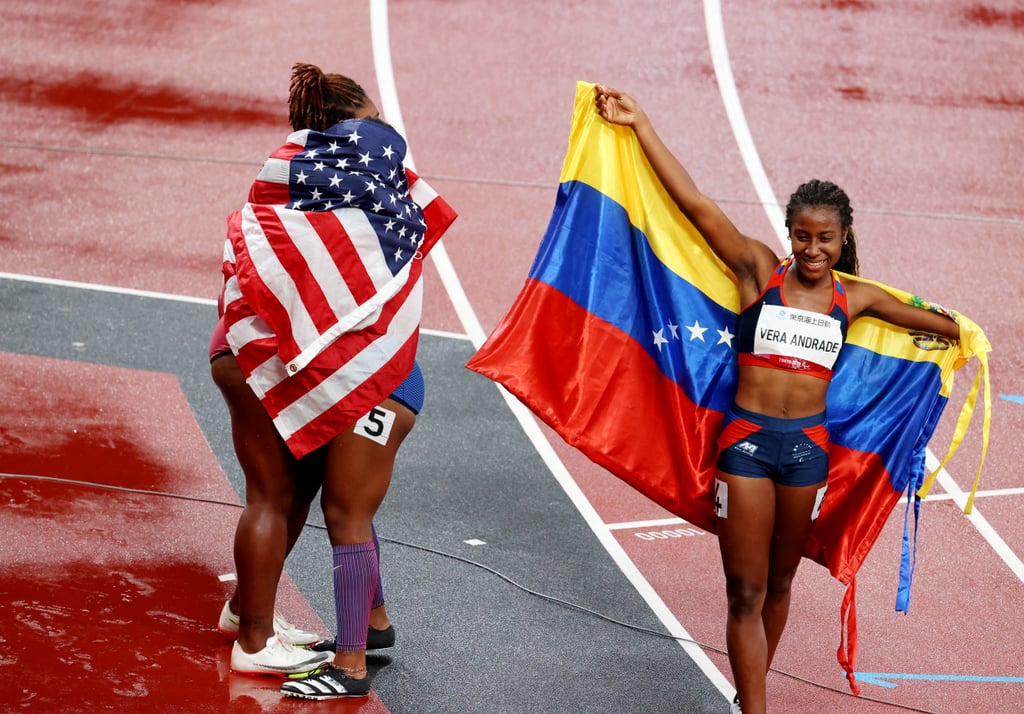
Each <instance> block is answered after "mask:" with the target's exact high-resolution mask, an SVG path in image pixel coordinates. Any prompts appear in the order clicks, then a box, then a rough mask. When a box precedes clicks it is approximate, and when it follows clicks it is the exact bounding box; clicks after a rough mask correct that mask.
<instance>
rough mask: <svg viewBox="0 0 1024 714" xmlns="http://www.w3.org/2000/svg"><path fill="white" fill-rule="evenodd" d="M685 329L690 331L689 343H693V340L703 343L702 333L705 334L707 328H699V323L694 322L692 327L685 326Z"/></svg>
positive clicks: (697, 321)
mask: <svg viewBox="0 0 1024 714" xmlns="http://www.w3.org/2000/svg"><path fill="white" fill-rule="evenodd" d="M686 329H687V330H689V331H690V341H691V342H693V341H694V340H700V341H701V342H703V341H704V333H705V332H707V329H708V328H706V327H701V326H700V321H699V320H694V321H693V324H692V325H687V326H686Z"/></svg>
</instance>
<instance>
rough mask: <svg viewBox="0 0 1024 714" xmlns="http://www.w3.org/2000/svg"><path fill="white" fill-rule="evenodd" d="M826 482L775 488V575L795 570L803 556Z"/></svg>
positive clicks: (773, 569) (773, 561)
mask: <svg viewBox="0 0 1024 714" xmlns="http://www.w3.org/2000/svg"><path fill="white" fill-rule="evenodd" d="M824 487H825V482H824V481H822V482H821V483H816V484H812V485H810V486H783V485H779V484H776V486H775V522H776V524H777V525H776V528H775V534H774V537H773V538H772V552H771V569H772V572H777V571H778V572H785V571H787V570H795V569H796V567H797V566H798V565H799V564H800V558H801V557H802V556H803V549H804V543H805V541H806V540H807V535H808V533H809V532H810V530H811V525H812V524H813V523H814V521H813V517H814V516H815V515H816V513H815V510H816V507H817V505H818V498H819V496H823V495H824V492H823V491H822V489H823V488H824Z"/></svg>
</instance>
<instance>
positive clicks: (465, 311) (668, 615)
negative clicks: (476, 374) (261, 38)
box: [370, 0, 732, 696]
mask: <svg viewBox="0 0 1024 714" xmlns="http://www.w3.org/2000/svg"><path fill="white" fill-rule="evenodd" d="M387 8H388V3H387V0H370V29H371V32H372V33H373V48H374V49H373V56H374V63H375V69H376V72H377V82H378V86H379V91H380V95H381V105H382V108H383V109H384V110H385V116H386V118H387V121H388V122H389V123H390V124H391V125H392V126H394V127H395V128H396V129H397V130H398V131H399V133H401V134H402V135H403V136H405V131H404V128H401V126H402V125H401V118H400V117H401V111H400V109H399V106H398V99H397V92H396V91H395V85H394V76H393V72H392V68H391V57H390V48H389V46H388V30H387V26H388V25H387ZM396 120H397V122H396ZM438 247H440V244H439V245H438V246H435V247H434V249H433V250H431V251H430V255H431V256H433V255H434V254H435V253H436V252H437V250H438ZM444 258H445V260H446V261H447V253H445V254H444ZM450 267H451V263H450V261H447V265H446V266H445V270H446V272H443V273H442V276H441V278H442V281H443V282H444V284H445V287H446V288H447V289H448V291H449V297H450V298H451V300H452V303H453V304H454V305H455V310H456V312H457V314H458V315H459V319H460V320H461V321H462V325H463V327H465V328H466V332H467V333H468V334H469V335H470V337H471V339H472V341H473V344H474V346H475V347H477V348H479V347H480V345H482V344H483V342H484V339H486V335H485V334H484V332H483V329H482V328H481V327H480V323H479V322H478V321H477V319H476V315H475V313H474V312H473V310H472V308H471V307H470V305H469V300H468V298H467V297H466V295H465V292H464V291H463V290H462V287H461V285H460V284H459V283H458V278H457V276H456V275H455V271H454V269H451V270H450V272H447V271H448V269H449V268H450ZM439 269H440V266H439ZM497 387H498V391H499V392H500V393H501V395H502V397H503V398H504V399H505V402H506V404H508V407H509V409H510V410H511V411H512V413H513V414H514V415H515V417H516V419H517V420H518V421H519V424H520V425H521V426H522V428H523V431H524V432H525V433H526V436H527V438H528V439H529V440H530V442H531V443H532V444H533V446H534V448H535V449H536V450H537V453H538V454H539V455H540V457H541V459H542V460H543V461H544V463H545V464H546V465H547V467H548V469H550V471H551V473H552V474H553V475H554V477H555V480H556V481H557V482H558V484H559V485H560V486H561V487H562V489H563V490H564V491H565V492H566V494H567V495H568V496H569V499H570V500H571V501H572V503H573V505H574V506H576V509H577V510H578V511H579V512H580V514H581V515H582V516H583V519H584V520H585V521H586V522H587V525H588V526H590V529H591V530H592V531H593V532H594V534H595V535H596V536H597V539H598V540H599V541H600V543H601V545H603V546H604V548H605V550H607V551H608V554H609V555H610V556H611V558H612V560H613V561H614V562H615V564H616V565H618V567H619V569H620V570H621V571H622V572H623V573H624V574H625V576H626V577H627V578H628V579H629V581H630V583H631V584H632V585H633V587H634V588H635V589H636V590H637V592H638V593H640V596H641V597H643V599H644V600H645V601H646V602H647V605H648V606H649V607H650V608H651V610H652V611H653V612H654V614H655V615H656V616H657V617H658V619H659V620H661V622H662V624H663V625H664V626H665V627H666V629H667V630H668V631H669V633H671V634H672V636H673V637H678V638H681V639H682V640H686V641H683V642H680V645H681V646H682V648H683V649H684V650H685V651H686V652H687V654H689V656H690V658H691V659H692V660H693V661H694V662H695V663H696V664H697V666H698V667H700V668H701V670H702V671H703V672H704V673H705V675H706V676H707V677H708V679H710V680H711V682H712V684H714V685H715V687H717V688H718V690H719V691H722V692H726V691H727V690H731V689H732V685H731V684H729V681H728V680H727V679H726V678H725V676H724V675H723V674H722V672H721V671H720V670H719V669H718V668H717V667H715V665H714V664H713V663H712V662H711V660H710V659H709V658H708V656H707V655H706V654H705V653H704V651H703V650H702V649H701V648H700V647H699V646H698V645H696V644H695V643H693V642H691V641H689V640H692V639H693V638H692V637H691V636H690V634H689V633H688V632H687V631H686V629H685V628H684V627H683V626H682V625H681V624H680V623H679V621H678V620H677V619H676V617H675V615H674V614H672V611H671V610H669V608H668V607H667V606H666V605H665V602H664V601H663V600H662V599H661V596H660V595H658V593H657V592H655V590H654V588H653V587H651V584H650V583H648V582H647V579H646V578H645V577H644V576H643V575H642V574H641V573H640V571H639V569H637V567H636V565H635V564H634V563H633V561H632V560H630V558H629V556H628V555H626V552H625V550H623V548H622V546H621V545H620V544H619V542H618V541H617V540H615V537H614V536H613V535H612V534H611V532H610V531H609V530H608V528H607V527H606V526H605V524H604V522H603V521H602V520H601V518H600V517H599V516H598V514H597V511H596V510H595V509H594V507H593V505H592V504H591V503H590V501H589V500H588V499H587V497H586V495H584V493H583V491H582V490H581V489H580V487H579V485H578V484H577V483H576V482H575V481H574V480H573V478H572V475H571V474H570V473H569V471H568V469H566V468H565V465H564V464H563V463H562V461H561V459H560V458H559V457H558V454H557V453H555V450H554V448H553V447H552V446H551V444H550V443H549V442H548V440H547V437H546V436H545V435H544V432H542V431H541V428H540V426H539V424H538V423H537V421H536V419H535V418H534V416H533V414H532V413H531V412H530V410H529V409H527V408H526V407H525V406H523V404H522V403H521V402H520V401H519V400H518V399H516V398H515V397H513V396H512V394H510V393H509V392H508V390H506V389H504V388H503V387H501V386H500V385H497ZM729 696H732V694H731V693H730V694H729Z"/></svg>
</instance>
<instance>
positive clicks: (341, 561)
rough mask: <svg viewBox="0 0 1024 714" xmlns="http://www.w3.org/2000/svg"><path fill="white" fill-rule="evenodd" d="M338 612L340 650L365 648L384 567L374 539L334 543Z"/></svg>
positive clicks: (335, 605)
mask: <svg viewBox="0 0 1024 714" xmlns="http://www.w3.org/2000/svg"><path fill="white" fill-rule="evenodd" d="M333 550H334V612H335V615H336V616H337V619H338V637H337V649H338V651H341V650H365V649H366V632H367V628H368V627H369V626H370V601H371V600H372V598H373V588H374V587H375V583H376V582H377V578H378V576H379V574H380V570H379V568H378V565H377V554H376V552H375V551H374V548H373V542H372V541H371V542H367V543H351V544H346V545H336V546H334V549H333Z"/></svg>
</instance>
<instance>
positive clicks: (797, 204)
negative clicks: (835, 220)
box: [786, 179, 860, 275]
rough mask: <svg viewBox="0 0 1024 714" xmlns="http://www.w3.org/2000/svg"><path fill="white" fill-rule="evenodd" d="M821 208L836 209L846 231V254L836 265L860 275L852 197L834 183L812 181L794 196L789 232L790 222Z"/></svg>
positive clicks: (788, 212)
mask: <svg viewBox="0 0 1024 714" xmlns="http://www.w3.org/2000/svg"><path fill="white" fill-rule="evenodd" d="M817 206H829V207H831V208H834V209H835V210H836V213H838V214H839V223H840V225H841V226H842V227H843V228H845V229H846V239H845V240H844V241H843V247H842V252H841V253H840V254H839V260H838V261H836V264H835V269H836V270H838V271H841V272H843V273H849V274H850V275H857V274H858V273H859V271H860V262H859V261H858V260H857V239H856V236H855V235H854V233H853V207H852V206H850V197H849V196H847V195H846V192H845V191H843V189H841V188H839V187H838V186H836V185H835V184H834V183H832V182H831V181H819V180H818V179H811V180H810V181H808V182H807V183H805V184H801V185H800V187H799V188H797V190H796V191H794V192H793V195H791V196H790V197H789V203H788V204H787V205H786V228H787V229H788V228H789V227H790V222H791V221H792V220H793V216H794V215H796V212H797V211H799V210H801V209H803V208H813V207H817Z"/></svg>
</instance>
